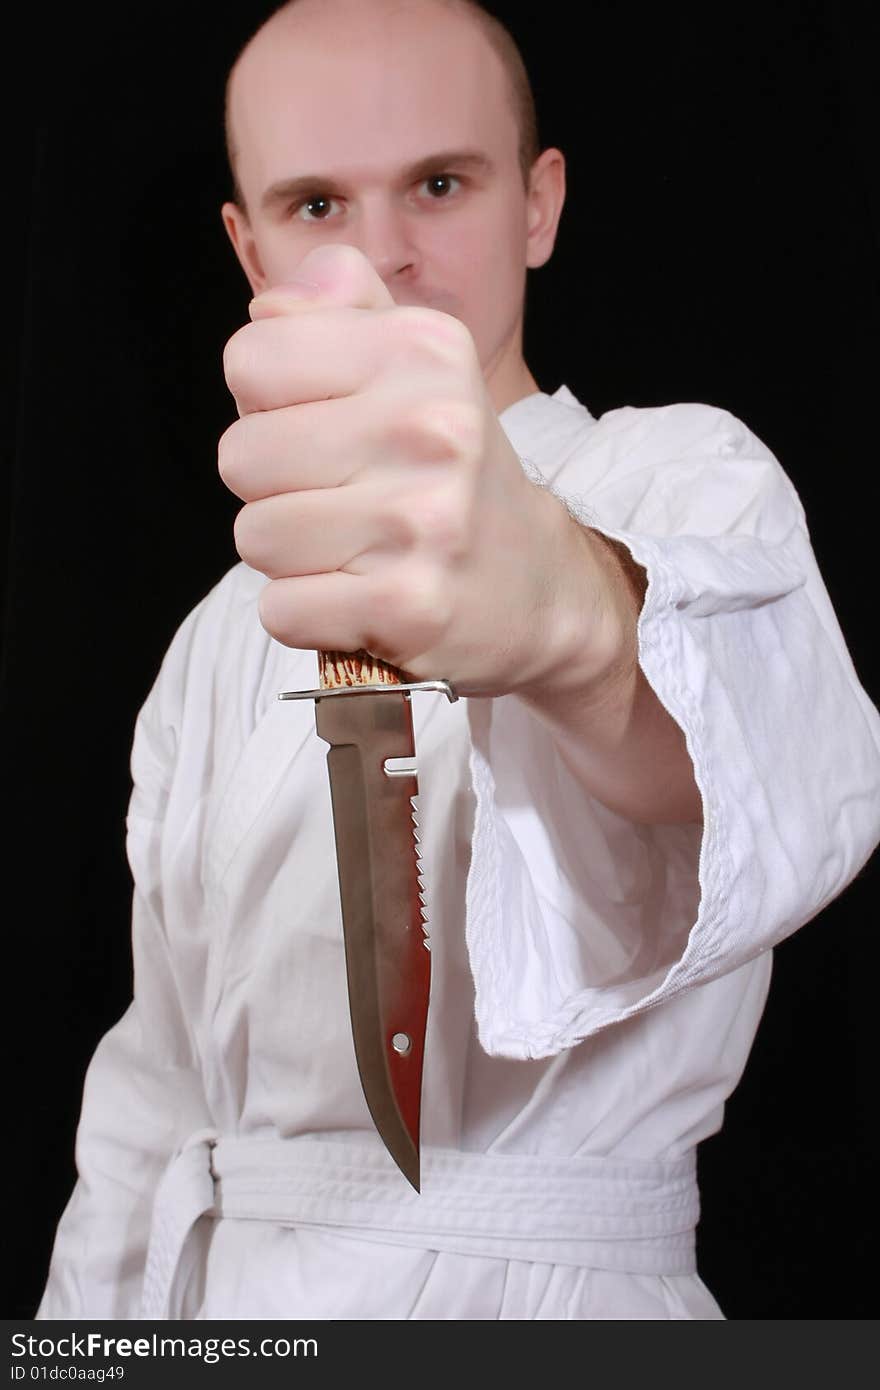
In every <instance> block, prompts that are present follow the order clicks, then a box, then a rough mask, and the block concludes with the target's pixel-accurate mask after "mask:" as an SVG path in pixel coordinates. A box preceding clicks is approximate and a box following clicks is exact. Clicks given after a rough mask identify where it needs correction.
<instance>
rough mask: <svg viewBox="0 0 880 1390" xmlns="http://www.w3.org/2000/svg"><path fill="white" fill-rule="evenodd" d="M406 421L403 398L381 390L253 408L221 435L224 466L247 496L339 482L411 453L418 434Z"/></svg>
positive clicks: (225, 475)
mask: <svg viewBox="0 0 880 1390" xmlns="http://www.w3.org/2000/svg"><path fill="white" fill-rule="evenodd" d="M389 415H390V416H391V420H392V426H393V427H392V428H391V429H389ZM406 424H407V417H406V415H405V414H404V411H403V409H402V408H401V407H400V405H399V404H398V402H397V401H396V400H395V399H394V398H386V396H385V395H383V394H382V393H380V392H375V393H372V392H366V393H363V394H357V395H353V396H343V397H341V398H340V399H339V400H332V401H311V402H305V403H304V404H301V405H292V406H286V407H283V408H282V409H279V410H258V411H253V412H252V413H251V414H249V415H244V416H242V418H241V419H239V420H234V421H233V423H232V424H231V425H230V426H229V428H228V429H227V430H226V431H225V432H224V434H223V435H222V436H221V438H220V441H219V443H218V446H217V466H218V468H219V470H220V476H221V478H222V479H223V481H224V483H225V484H226V486H227V487H228V488H229V489H230V491H232V492H234V493H235V495H236V496H237V497H240V498H241V500H242V501H243V502H255V501H256V500H257V499H258V498H261V497H272V496H274V495H275V494H276V493H281V492H299V491H303V490H306V489H309V488H335V487H339V486H340V484H342V483H346V482H350V481H352V480H353V479H354V478H356V477H357V478H365V477H367V476H369V474H370V473H372V472H373V471H374V470H377V469H379V468H381V467H383V466H385V467H386V468H387V467H388V466H389V465H390V464H392V463H393V462H394V461H395V460H396V458H397V455H398V454H400V455H401V456H403V452H404V449H405V446H406V445H407V444H408V443H410V435H411V434H412V430H410V432H409V434H408V433H407V431H406ZM398 438H399V444H398ZM395 446H397V447H396V451H395Z"/></svg>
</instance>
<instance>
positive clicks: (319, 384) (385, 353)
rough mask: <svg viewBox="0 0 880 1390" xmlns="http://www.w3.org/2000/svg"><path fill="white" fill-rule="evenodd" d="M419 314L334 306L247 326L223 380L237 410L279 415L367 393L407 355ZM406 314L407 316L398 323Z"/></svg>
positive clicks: (229, 355)
mask: <svg viewBox="0 0 880 1390" xmlns="http://www.w3.org/2000/svg"><path fill="white" fill-rule="evenodd" d="M423 313H424V311H422V310H418V309H415V310H409V309H395V310H394V311H393V313H392V312H391V311H390V310H389V311H386V312H381V313H377V312H376V311H375V310H367V309H352V308H349V307H344V308H337V307H330V308H324V309H321V310H318V311H316V312H315V313H312V314H307V315H302V316H301V317H291V316H289V315H279V316H277V317H274V318H270V319H265V320H262V321H258V322H257V323H247V324H245V326H244V327H243V328H240V329H239V330H238V332H237V333H234V334H233V335H232V337H231V338H230V339H229V342H228V343H227V344H226V348H225V351H224V354H223V370H224V372H225V374H226V383H227V385H228V387H229V389H230V391H231V392H232V395H233V396H234V397H235V403H236V405H237V406H238V409H239V413H240V414H242V415H247V414H250V413H251V411H255V410H278V409H280V408H282V407H283V406H288V405H298V404H302V403H305V402H307V401H326V400H331V399H337V398H338V397H340V396H350V395H353V394H354V393H355V392H356V391H360V390H363V389H364V388H365V387H366V386H367V385H368V384H369V383H370V382H371V381H372V380H373V379H374V378H375V377H376V376H377V374H378V373H379V372H380V371H382V370H387V369H388V367H389V365H390V364H391V363H397V362H399V361H400V360H401V358H402V357H403V355H404V354H405V352H406V350H407V346H408V342H407V339H408V337H409V338H414V337H415V333H412V332H410V331H409V320H410V319H411V318H414V317H415V316H418V315H420V314H423ZM401 316H402V318H401Z"/></svg>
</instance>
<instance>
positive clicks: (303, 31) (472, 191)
mask: <svg viewBox="0 0 880 1390" xmlns="http://www.w3.org/2000/svg"><path fill="white" fill-rule="evenodd" d="M231 110H232V120H233V127H234V131H235V138H236V143H237V147H238V160H237V173H238V179H239V183H240V186H241V189H242V192H243V195H244V198H245V201H246V204H247V211H248V214H249V216H248V219H247V221H245V220H244V219H239V220H238V229H237V235H234V234H233V229H232V228H231V227H230V205H228V204H227V205H226V207H225V208H224V220H225V221H226V223H227V227H228V228H229V229H230V235H232V236H233V240H234V241H235V242H236V249H237V250H238V252H239V255H240V257H241V258H242V260H243V261H244V263H245V266H246V269H247V271H248V276H249V279H250V281H251V285H252V287H253V288H254V290H255V291H258V290H260V289H262V288H264V287H265V286H266V285H272V284H277V283H279V282H281V281H284V280H289V279H292V278H294V277H295V275H296V271H297V267H298V265H299V263H300V261H301V260H302V258H303V257H304V256H305V255H306V253H307V252H308V251H310V250H311V249H312V248H313V247H315V246H321V245H324V244H326V243H327V242H342V243H345V244H348V245H351V246H356V247H357V248H358V249H359V250H361V251H362V252H363V253H364V255H366V256H367V257H368V259H369V260H370V261H371V262H372V264H373V266H374V268H375V269H376V271H377V272H378V273H379V274H380V275H381V276H382V278H383V280H384V281H385V283H386V285H387V286H388V288H389V290H390V292H391V294H392V296H393V297H394V299H395V301H396V302H397V303H398V304H419V305H426V306H429V307H431V308H436V309H440V310H443V311H444V312H446V313H449V314H453V315H455V317H457V318H459V319H461V320H462V321H463V322H464V323H465V324H466V325H467V327H468V328H469V329H470V331H471V334H472V336H473V338H474V341H475V343H476V346H477V350H478V352H479V355H480V360H481V362H482V364H483V368H484V372H486V374H487V375H489V374H491V372H492V370H493V369H494V368H495V367H496V366H497V365H498V364H499V363H500V362H501V361H502V360H503V359H504V357H505V356H506V355H508V354H509V353H510V352H511V349H512V347H513V346H514V345H515V348H516V350H517V351H519V341H520V333H521V323H522V309H523V296H524V288H525V271H526V266H527V265H529V264H540V263H542V261H543V260H544V259H546V255H547V254H549V251H547V252H546V254H539V252H538V251H537V250H536V248H535V246H534V245H531V244H530V242H529V235H528V233H529V224H530V219H529V207H530V204H529V199H528V198H527V195H526V190H525V188H524V187H523V180H522V174H521V170H520V166H519V160H518V129H517V123H516V119H515V116H514V113H513V109H512V106H511V101H510V97H509V94H508V85H507V79H506V76H505V73H504V70H503V68H502V66H501V63H500V61H499V59H498V58H497V57H496V55H495V54H494V52H493V51H492V49H491V48H490V47H489V45H488V43H487V42H486V40H485V38H484V37H483V36H482V34H481V33H480V31H479V30H478V29H477V28H476V26H475V25H474V24H473V22H471V21H468V20H467V19H466V18H462V16H460V15H459V14H457V13H455V12H450V11H448V10H446V9H445V8H442V7H440V6H435V5H434V4H429V3H416V4H405V5H401V4H393V3H389V2H388V0H374V2H373V3H364V0H356V3H350V0H332V2H331V3H323V4H320V5H318V4H314V3H311V2H310V0H305V2H304V3H303V4H301V5H300V6H298V7H297V9H296V10H295V11H294V12H293V13H292V14H288V15H286V16H285V17H284V22H283V23H280V24H279V23H276V25H275V27H274V28H272V26H270V29H268V30H265V31H263V33H262V34H261V35H260V36H259V37H258V38H257V40H256V41H255V43H254V44H253V45H252V46H251V48H250V49H249V50H248V51H247V52H246V53H245V55H244V57H243V58H242V60H241V63H240V65H239V69H238V71H237V72H236V74H235V76H234V78H233V86H232V94H231ZM248 241H250V243H251V245H250V253H249V254H248V251H247V247H246V244H247V242H248ZM551 244H552V243H551Z"/></svg>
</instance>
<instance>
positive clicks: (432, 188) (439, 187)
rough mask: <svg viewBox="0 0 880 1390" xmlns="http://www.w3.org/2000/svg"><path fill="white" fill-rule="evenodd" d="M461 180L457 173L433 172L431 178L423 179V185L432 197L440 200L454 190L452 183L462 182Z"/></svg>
mask: <svg viewBox="0 0 880 1390" xmlns="http://www.w3.org/2000/svg"><path fill="white" fill-rule="evenodd" d="M460 182H461V181H460V179H459V178H458V177H457V175H455V174H431V176H430V178H427V179H424V180H423V184H422V186H423V187H424V188H426V189H427V190H428V193H429V195H430V197H431V198H433V199H434V200H435V201H439V200H440V199H442V198H446V197H448V196H449V194H450V192H452V187H451V186H452V184H460Z"/></svg>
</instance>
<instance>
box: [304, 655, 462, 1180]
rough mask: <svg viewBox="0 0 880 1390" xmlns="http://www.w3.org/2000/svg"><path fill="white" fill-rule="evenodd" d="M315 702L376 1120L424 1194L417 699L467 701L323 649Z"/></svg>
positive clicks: (424, 989)
mask: <svg viewBox="0 0 880 1390" xmlns="http://www.w3.org/2000/svg"><path fill="white" fill-rule="evenodd" d="M318 672H319V674H318V681H319V688H318V689H317V690H287V691H283V692H282V693H281V694H280V695H279V696H278V698H279V700H304V699H313V700H315V702H316V704H315V724H316V728H317V732H318V735H319V736H320V737H321V738H322V739H324V740H325V742H326V743H328V744H329V745H330V748H329V750H328V753H327V767H328V770H329V774H330V796H331V801H332V805H333V826H334V832H335V838H336V867H337V872H338V877H339V895H340V900H341V904H342V928H343V936H344V940H345V968H346V975H347V978H348V1002H349V1012H350V1014H351V1028H352V1036H353V1039H354V1050H355V1057H356V1060H357V1067H358V1072H359V1075H360V1079H361V1086H362V1087H363V1092H364V1097H365V1099H366V1102H367V1106H368V1107H369V1111H370V1115H371V1116H372V1119H373V1123H374V1124H375V1126H376V1129H377V1130H378V1132H379V1134H380V1136H381V1138H382V1140H383V1142H384V1144H385V1147H386V1148H387V1149H388V1152H389V1153H390V1154H391V1157H392V1158H393V1159H394V1161H395V1163H396V1164H397V1165H398V1167H399V1168H400V1170H401V1172H402V1173H403V1174H404V1176H405V1177H406V1178H407V1179H408V1181H409V1182H410V1183H411V1184H412V1186H413V1187H414V1188H415V1190H416V1191H417V1192H418V1191H419V1183H420V1171H419V1170H420V1164H419V1133H420V1117H421V1095H422V1068H423V1062H424V1051H425V1030H426V1027H427V1019H428V1001H429V996H430V989H431V955H430V942H429V940H428V933H427V930H426V923H427V913H426V911H425V896H424V879H423V876H422V861H421V858H420V856H419V834H418V819H417V812H416V805H415V801H414V798H415V797H416V796H417V795H418V790H419V784H418V775H417V771H416V767H415V739H414V736H413V724H412V705H411V699H412V692H413V691H415V690H428V691H438V692H441V693H442V694H444V695H446V697H447V699H449V700H450V701H452V700H456V699H457V698H458V697H457V695H456V694H455V691H454V690H453V689H452V687H451V686H450V684H449V683H448V681H414V682H407V681H405V680H404V678H403V673H402V672H400V671H398V670H397V668H396V667H394V666H391V665H389V664H388V663H387V662H384V661H380V660H379V659H378V658H377V657H373V656H372V655H370V653H369V652H365V651H360V652H354V653H347V652H327V651H322V652H319V653H318Z"/></svg>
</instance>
